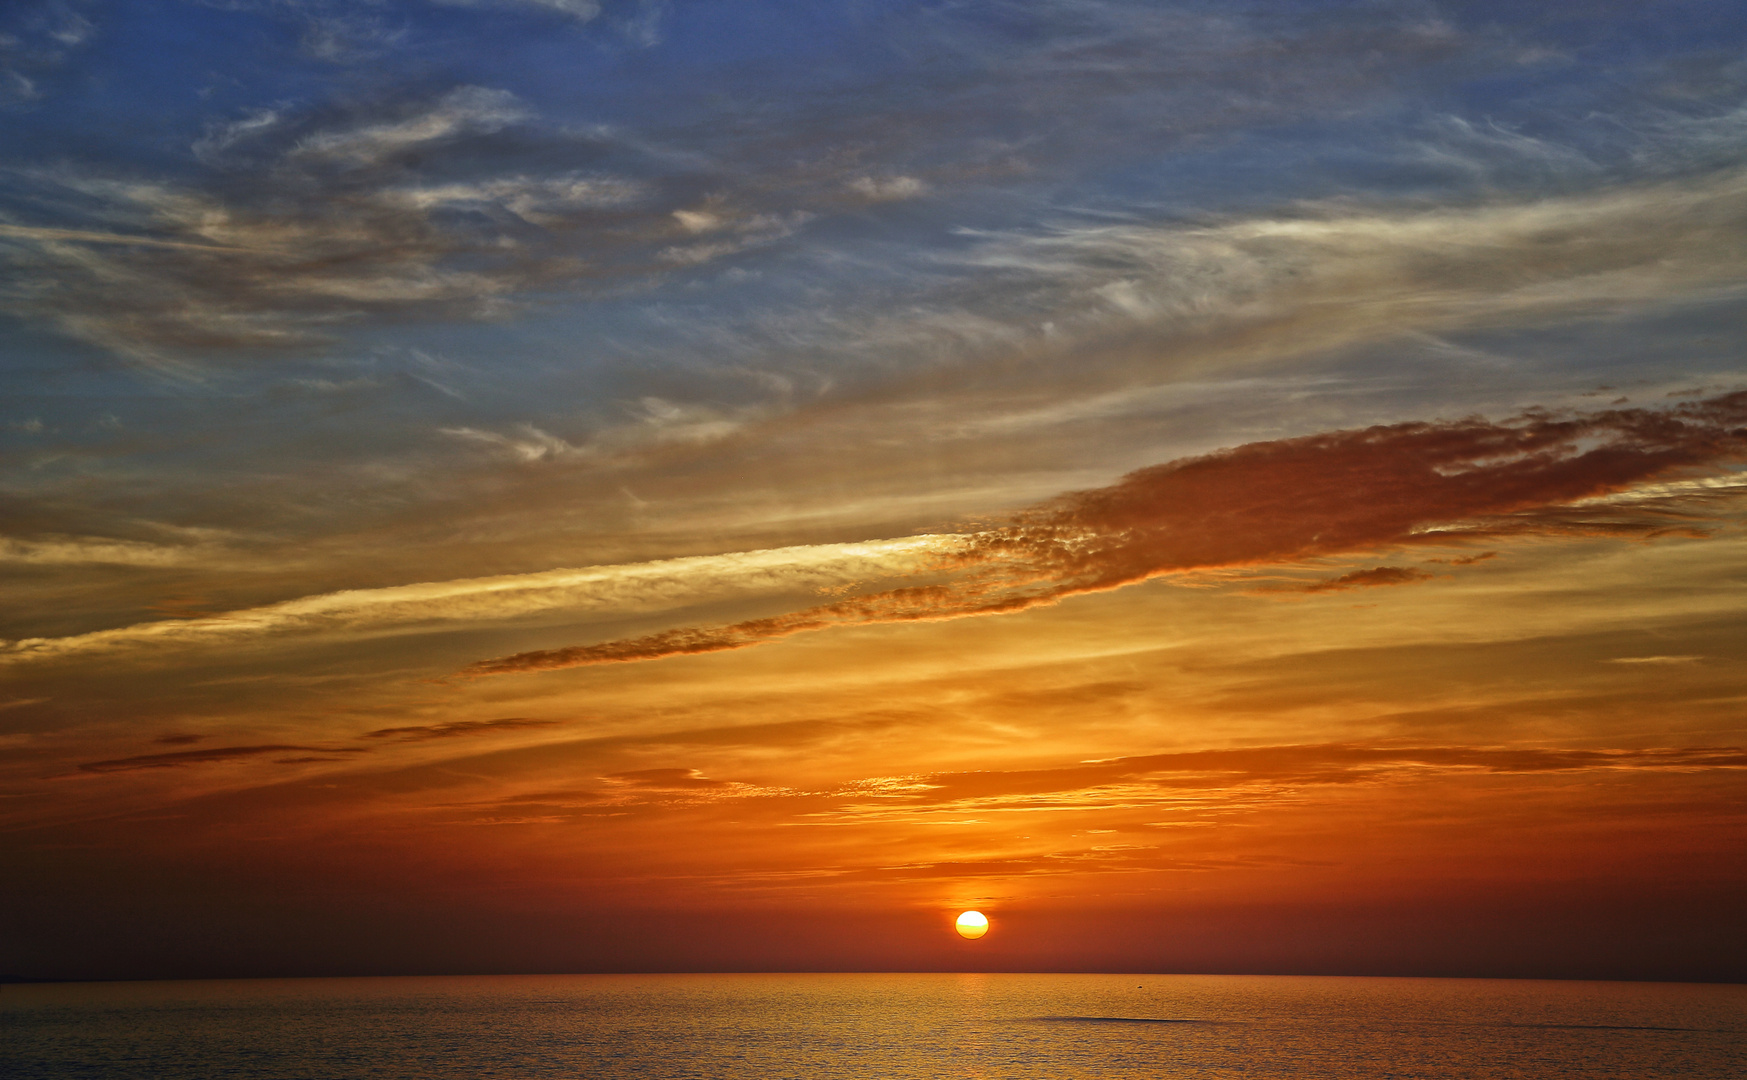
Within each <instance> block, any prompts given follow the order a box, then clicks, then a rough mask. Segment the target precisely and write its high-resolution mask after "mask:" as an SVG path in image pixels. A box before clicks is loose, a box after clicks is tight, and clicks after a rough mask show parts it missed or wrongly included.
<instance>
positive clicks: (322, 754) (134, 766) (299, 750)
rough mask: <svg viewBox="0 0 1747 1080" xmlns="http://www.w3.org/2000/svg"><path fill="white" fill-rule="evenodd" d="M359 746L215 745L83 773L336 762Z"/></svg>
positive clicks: (90, 765)
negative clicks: (271, 760) (272, 757)
mask: <svg viewBox="0 0 1747 1080" xmlns="http://www.w3.org/2000/svg"><path fill="white" fill-rule="evenodd" d="M363 752H364V751H363V750H362V749H359V748H357V747H345V748H340V749H329V748H327V747H323V746H289V745H285V744H280V743H275V744H270V745H265V746H214V747H212V748H210V749H207V750H178V751H176V752H174V753H169V754H141V755H139V756H138V757H125V758H112V759H110V760H108V761H87V762H85V763H84V764H83V765H80V766H79V771H80V772H88V773H111V772H134V771H136V770H139V769H180V768H183V767H186V766H189V765H205V764H209V763H211V762H215V761H235V760H237V759H239V758H252V757H261V756H263V755H266V754H287V753H290V754H304V755H309V756H305V757H300V758H280V759H276V760H278V761H280V762H282V763H283V762H293V761H333V760H335V759H336V758H337V757H338V756H339V755H344V754H361V753H363Z"/></svg>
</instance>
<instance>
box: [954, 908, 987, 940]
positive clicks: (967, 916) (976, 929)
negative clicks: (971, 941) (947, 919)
mask: <svg viewBox="0 0 1747 1080" xmlns="http://www.w3.org/2000/svg"><path fill="white" fill-rule="evenodd" d="M956 925H957V927H958V932H959V935H960V936H961V937H967V938H980V937H982V936H983V935H984V934H986V933H988V932H989V919H988V917H987V916H985V915H984V914H983V913H982V912H980V911H965V912H961V913H960V914H959V917H958V923H957V924H956Z"/></svg>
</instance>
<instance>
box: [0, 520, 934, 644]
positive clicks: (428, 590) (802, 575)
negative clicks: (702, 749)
mask: <svg viewBox="0 0 1747 1080" xmlns="http://www.w3.org/2000/svg"><path fill="white" fill-rule="evenodd" d="M957 543H958V539H957V538H955V537H939V536H917V537H904V538H902V539H897V540H875V541H869V542H866V543H856V544H821V545H809V546H800V547H789V548H772V549H767V550H762V551H746V552H734V553H730V554H726V555H702V556H692V557H688V558H680V559H663V560H658V561H655V562H646V563H630V564H624V565H618V566H593V567H585V568H581V569H564V570H547V571H542V572H539V573H533V574H506V575H501V576H497V577H485V578H466V579H461V580H455V581H437V582H423V583H419V584H413V585H398V586H391V587H388V588H382V589H355V590H347V591H344V592H337V593H325V594H322V595H318V596H306V597H301V598H299V599H295V600H287V601H284V602H282V603H277V604H269V605H265V606H263V607H257V608H247V609H243V610H240V611H229V612H224V613H221V614H217V615H199V616H195V617H192V618H184V619H166V620H160V621H157V622H148V623H140V624H136V625H133V626H127V627H120V628H116V629H112V630H98V631H94V632H91V633H87V634H77V635H72V636H68V637H60V638H26V639H21V640H15V641H10V642H4V643H0V664H4V663H7V662H23V661H30V660H44V659H53V658H58V657H73V656H80V655H86V654H91V653H104V652H115V651H123V650H138V649H153V648H160V649H161V648H198V647H202V646H224V645H228V644H231V643H235V642H239V641H246V640H250V639H257V638H263V637H270V636H279V635H300V636H307V635H315V634H320V635H346V634H368V633H383V632H390V631H399V632H407V631H417V630H418V629H420V628H421V627H423V628H427V629H429V628H439V627H445V626H448V627H453V626H455V625H466V624H477V623H480V622H486V621H491V620H498V619H510V618H526V617H530V616H537V615H540V614H542V613H550V612H555V611H563V612H566V613H575V612H583V611H602V612H611V613H613V614H616V615H622V614H626V613H630V612H637V611H658V610H661V609H663V608H671V607H680V606H684V605H686V604H693V603H703V602H709V601H714V600H720V599H722V598H724V597H728V596H749V595H760V594H768V593H777V594H780V593H785V592H809V591H815V590H820V589H827V588H838V587H842V586H844V585H849V584H852V583H854V582H856V581H865V580H870V579H880V578H885V577H902V576H904V575H908V574H916V573H921V572H924V571H925V570H926V569H927V568H928V567H930V566H933V565H935V564H936V563H937V562H938V561H939V560H940V559H941V557H942V556H943V555H944V554H945V553H946V552H947V551H949V550H950V549H951V548H952V547H953V546H954V545H955V544H957Z"/></svg>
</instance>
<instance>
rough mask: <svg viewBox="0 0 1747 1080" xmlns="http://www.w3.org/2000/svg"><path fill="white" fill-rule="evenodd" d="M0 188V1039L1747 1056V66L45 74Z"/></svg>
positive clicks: (715, 8)
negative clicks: (1466, 984) (497, 1018)
mask: <svg viewBox="0 0 1747 1080" xmlns="http://www.w3.org/2000/svg"><path fill="white" fill-rule="evenodd" d="M0 140H3V142H0V145H3V146H4V148H5V153H4V155H3V156H0V356H3V357H4V364H3V365H0V469H3V470H4V473H3V476H0V581H3V582H4V588H5V601H4V603H3V604H0V977H10V978H111V977H127V978H133V977H174V976H205V975H279V974H354V973H383V974H392V973H427V972H428V973H439V972H441V973H462V972H496V971H502V972H524V971H526V972H533V971H606V970H722V969H728V970H795V969H800V970H845V969H847V970H874V969H901V970H909V969H916V970H924V969H927V970H958V969H1006V970H1156V971H1233V972H1236V971H1247V972H1281V973H1292V972H1319V973H1390V974H1428V975H1443V974H1487V975H1556V976H1568V975H1574V976H1583V977H1634V978H1674V979H1696V978H1709V979H1731V980H1747V938H1744V937H1743V935H1742V934H1741V932H1740V929H1741V924H1740V912H1741V910H1742V908H1743V906H1744V905H1747V528H1744V525H1747V344H1744V343H1747V15H1744V14H1743V13H1742V9H1741V7H1740V5H1739V4H1737V3H1725V2H1721V0H1667V2H1651V0H1631V2H1626V0H1618V2H1615V0H1586V2H1584V3H1580V4H1567V3H1551V2H1530V3H1523V2H1520V0H1519V2H1512V3H1505V2H1495V0H1472V2H1462V0H1447V2H1446V0H1439V2H1431V0H1326V2H1324V0H1219V2H1214V0H1192V2H1183V0H929V2H900V0H893V2H889V3H874V2H871V0H834V2H833V0H822V2H817V3H800V2H793V0H791V2H774V0H733V2H721V0H717V2H705V0H598V2H596V0H17V2H14V3H9V4H6V5H3V6H0ZM966 908H976V909H978V910H981V911H983V912H985V913H987V915H988V916H989V919H990V923H991V929H990V931H989V933H988V935H987V936H986V937H985V938H983V939H981V940H978V941H964V940H961V939H959V938H958V937H957V936H956V935H955V934H954V933H953V932H952V922H953V919H954V917H955V916H956V915H957V914H958V913H959V912H960V911H962V910H964V909H966Z"/></svg>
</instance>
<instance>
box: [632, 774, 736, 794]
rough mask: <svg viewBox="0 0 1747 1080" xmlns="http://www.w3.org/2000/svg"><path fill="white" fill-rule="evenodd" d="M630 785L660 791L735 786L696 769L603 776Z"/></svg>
mask: <svg viewBox="0 0 1747 1080" xmlns="http://www.w3.org/2000/svg"><path fill="white" fill-rule="evenodd" d="M601 779H603V780H611V781H615V782H617V783H620V784H625V785H628V786H630V787H638V788H653V789H655V790H659V791H689V790H694V789H697V788H710V789H714V788H728V787H733V786H734V785H733V784H731V783H730V782H729V781H726V780H711V779H710V778H709V777H707V776H705V775H704V774H703V773H700V772H699V771H698V770H696V769H637V770H634V771H632V772H621V773H610V774H608V775H607V776H604V777H602V778H601Z"/></svg>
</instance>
